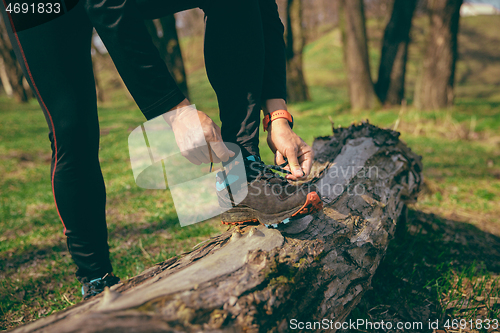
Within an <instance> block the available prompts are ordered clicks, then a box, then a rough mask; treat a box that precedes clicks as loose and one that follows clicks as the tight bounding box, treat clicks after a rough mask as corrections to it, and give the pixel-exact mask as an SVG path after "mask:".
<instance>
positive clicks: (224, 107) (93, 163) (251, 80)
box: [0, 0, 286, 281]
mask: <svg viewBox="0 0 500 333" xmlns="http://www.w3.org/2000/svg"><path fill="white" fill-rule="evenodd" d="M1 1H2V2H3V6H0V8H1V9H2V14H3V19H4V21H5V23H6V26H7V30H8V33H9V36H10V39H11V42H12V46H13V48H14V50H15V52H16V55H17V57H18V59H19V62H20V63H21V66H22V68H23V71H24V73H25V75H26V78H27V80H28V82H29V83H30V85H31V87H32V89H33V91H34V92H35V94H36V96H37V98H38V101H39V103H40V106H41V108H42V110H43V112H44V114H45V118H46V120H47V124H48V126H49V139H50V142H51V146H52V167H51V182H52V189H53V193H54V200H55V203H56V208H57V211H58V213H59V216H60V218H61V221H62V222H63V224H64V233H65V235H66V236H67V243H68V248H69V251H70V253H71V255H72V258H73V260H74V261H75V263H76V264H77V266H78V271H77V273H76V275H77V277H78V278H79V280H80V281H85V280H87V279H92V278H96V277H101V276H103V275H104V274H105V273H108V272H111V271H112V267H111V263H110V261H109V250H108V244H107V228H106V219H105V204H106V192H105V185H104V181H103V177H102V173H101V168H100V165H99V160H98V151H99V124H98V117H97V104H96V92H95V83H94V76H93V72H92V63H91V55H90V46H91V36H92V28H93V27H95V29H96V30H97V32H98V33H99V35H100V37H101V39H102V40H103V42H104V43H105V46H106V48H107V49H108V51H109V53H110V55H111V57H112V59H113V62H114V63H115V65H116V67H117V69H118V71H119V73H120V75H121V76H122V78H123V80H124V82H125V84H126V86H127V88H128V89H129V91H130V92H131V94H132V96H133V97H134V99H135V101H136V102H137V104H138V106H139V108H140V109H141V111H142V112H143V113H144V115H145V117H146V118H147V119H148V120H149V119H152V118H155V117H156V116H158V115H161V114H162V113H164V112H166V111H168V110H169V109H171V108H172V107H174V106H176V105H177V104H178V103H180V102H181V101H182V100H183V99H184V96H183V95H182V93H181V92H180V90H179V89H178V88H177V86H176V85H175V82H174V80H173V79H172V77H171V76H170V74H169V72H168V70H167V69H166V67H165V64H164V63H163V62H162V61H161V59H160V57H159V55H158V51H157V50H156V49H155V48H154V46H153V44H152V42H151V38H150V37H149V35H148V34H147V30H146V28H145V25H144V22H143V20H144V19H146V18H147V19H151V18H157V17H161V16H165V15H168V14H171V13H174V12H177V11H181V10H185V9H189V8H194V7H200V8H202V9H203V10H204V11H205V14H206V22H205V23H206V32H205V64H206V69H207V74H208V77H209V80H210V83H211V84H212V86H213V88H214V90H215V92H216V94H217V98H218V102H219V109H220V117H221V121H222V137H223V139H224V141H226V142H234V143H238V144H239V145H240V147H241V148H242V151H243V153H244V154H246V155H248V154H258V153H259V152H258V130H259V121H260V115H259V113H260V106H261V101H263V100H265V99H269V98H283V99H285V95H286V87H285V81H286V79H285V75H286V74H285V72H286V71H285V51H284V42H283V25H282V24H281V21H280V19H279V16H278V11H277V6H276V3H275V0H236V1H235V0H185V1H182V0H181V1H179V0H80V1H78V0H64V1H63V2H61V0H54V1H52V3H54V4H55V3H59V5H60V8H61V13H59V14H58V15H55V14H54V13H52V14H50V15H49V14H47V13H45V14H29V13H24V14H23V13H18V14H16V13H14V12H12V13H10V14H8V13H7V12H6V11H5V8H7V7H8V5H9V3H11V4H13V3H15V2H18V3H28V4H32V3H34V4H35V5H34V6H33V8H36V9H38V8H37V7H38V6H39V4H38V3H39V2H40V3H41V1H38V0H26V1H23V0H16V1H14V0H1ZM47 2H50V1H49V0H45V1H43V3H47ZM55 7H57V6H56V5H54V8H55ZM29 8H30V9H31V6H30V7H29ZM54 8H53V10H54ZM11 9H12V7H11ZM45 11H46V12H47V11H48V8H47V7H45ZM138 125H139V124H138Z"/></svg>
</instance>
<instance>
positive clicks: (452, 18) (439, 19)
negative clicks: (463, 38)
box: [415, 0, 463, 110]
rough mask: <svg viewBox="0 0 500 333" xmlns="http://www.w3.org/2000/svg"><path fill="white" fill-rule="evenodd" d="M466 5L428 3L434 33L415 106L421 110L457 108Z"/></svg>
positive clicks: (442, 0) (441, 0)
mask: <svg viewBox="0 0 500 333" xmlns="http://www.w3.org/2000/svg"><path fill="white" fill-rule="evenodd" d="M462 2H463V0H428V12H429V19H430V29H429V36H428V41H427V50H426V54H425V58H424V62H423V72H422V74H421V77H420V79H419V83H418V86H417V90H416V93H415V106H416V107H417V108H419V109H427V110H432V109H439V108H444V107H447V106H450V105H452V104H453V99H454V93H453V86H454V81H455V65H456V61H457V57H458V42H457V34H458V27H459V20H460V6H461V5H462Z"/></svg>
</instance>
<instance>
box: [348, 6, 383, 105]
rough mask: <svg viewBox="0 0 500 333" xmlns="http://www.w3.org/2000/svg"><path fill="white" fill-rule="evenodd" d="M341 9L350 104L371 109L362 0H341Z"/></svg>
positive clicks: (371, 101)
mask: <svg viewBox="0 0 500 333" xmlns="http://www.w3.org/2000/svg"><path fill="white" fill-rule="evenodd" d="M340 11H341V15H340V29H341V31H342V42H343V46H344V63H345V66H346V69H347V80H348V85H349V98H350V101H351V107H352V108H353V109H355V110H359V109H370V108H372V107H374V106H375V103H376V97H375V90H374V88H373V81H372V77H371V74H370V62H369V58H368V44H367V37H366V26H365V11H364V4H363V0H341V1H340Z"/></svg>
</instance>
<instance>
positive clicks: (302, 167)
mask: <svg viewBox="0 0 500 333" xmlns="http://www.w3.org/2000/svg"><path fill="white" fill-rule="evenodd" d="M267 144H268V145H269V148H271V150H272V151H273V153H275V161H274V162H275V163H276V164H283V163H285V158H286V159H287V160H288V165H287V166H286V167H285V169H287V170H288V171H290V172H291V173H292V174H290V175H287V176H286V178H287V179H290V180H297V179H299V178H304V177H307V176H308V175H309V173H310V172H311V166H312V161H313V157H314V154H313V150H312V148H311V147H309V145H308V144H307V143H305V142H304V140H302V139H301V138H300V137H299V136H298V135H297V134H295V132H294V131H292V129H291V128H290V125H289V124H288V120H286V119H282V118H281V119H276V120H274V121H272V122H271V123H270V124H269V127H268V134H267Z"/></svg>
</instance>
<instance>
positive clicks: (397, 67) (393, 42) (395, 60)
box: [375, 0, 417, 105]
mask: <svg viewBox="0 0 500 333" xmlns="http://www.w3.org/2000/svg"><path fill="white" fill-rule="evenodd" d="M416 5H417V0H394V3H393V7H392V14H391V18H390V20H389V22H388V23H387V26H386V27H385V32H384V39H383V42H382V52H381V56H380V66H379V71H378V79H377V83H376V84H375V92H376V93H377V96H378V98H379V100H380V102H381V103H382V104H386V105H400V104H401V102H402V100H403V99H404V93H405V74H406V61H407V59H408V44H409V43H410V29H411V22H412V18H413V13H414V12H415V7H416Z"/></svg>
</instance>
